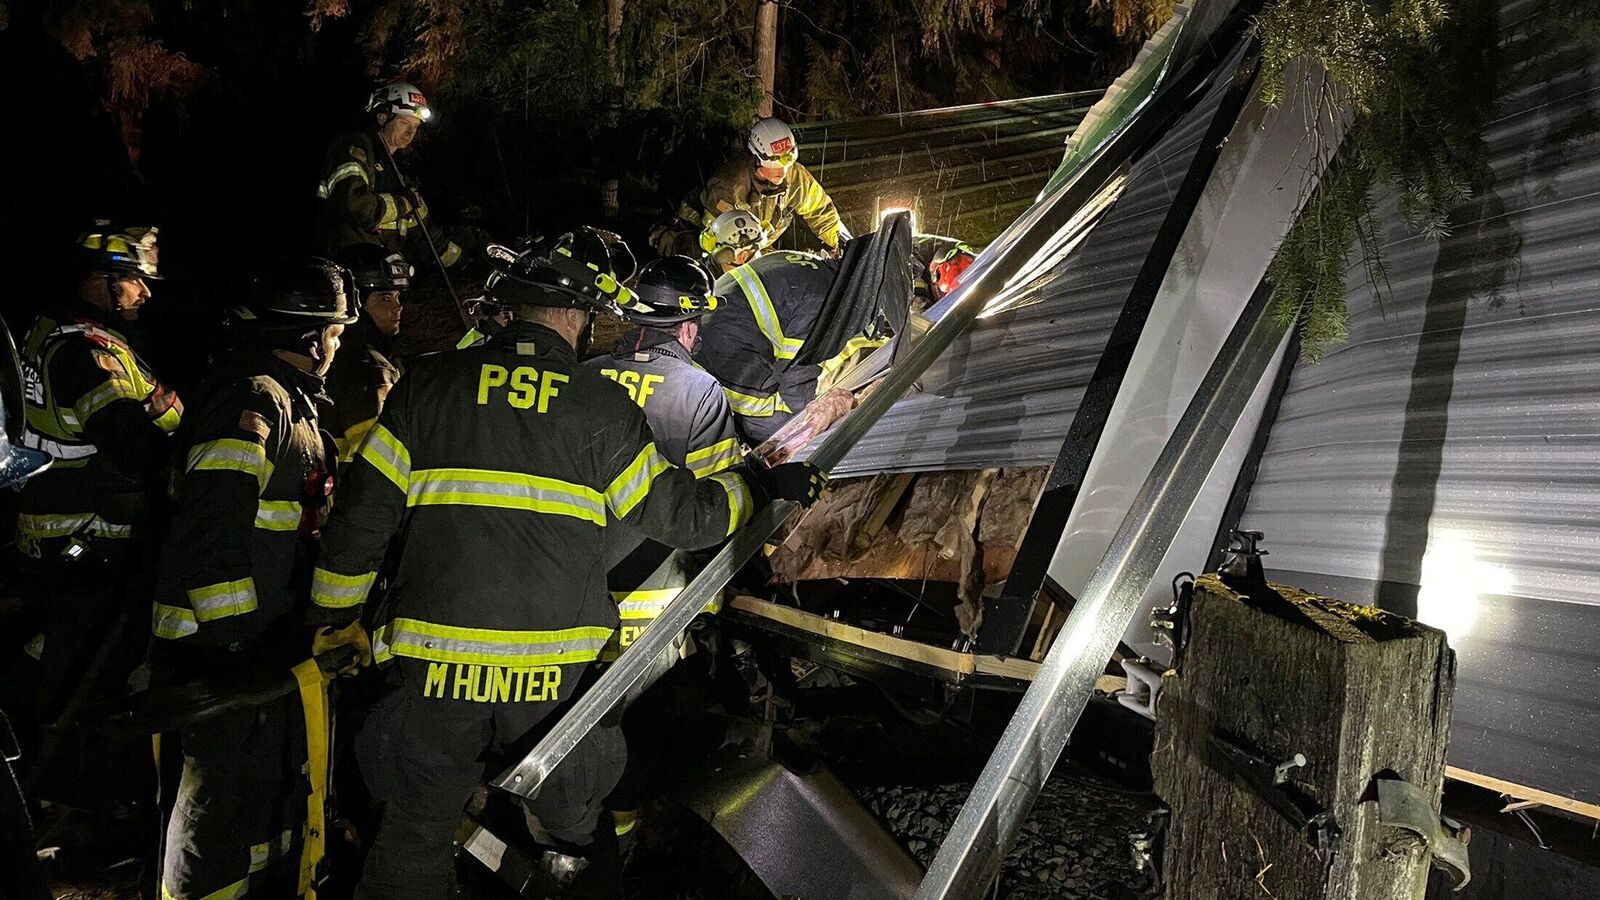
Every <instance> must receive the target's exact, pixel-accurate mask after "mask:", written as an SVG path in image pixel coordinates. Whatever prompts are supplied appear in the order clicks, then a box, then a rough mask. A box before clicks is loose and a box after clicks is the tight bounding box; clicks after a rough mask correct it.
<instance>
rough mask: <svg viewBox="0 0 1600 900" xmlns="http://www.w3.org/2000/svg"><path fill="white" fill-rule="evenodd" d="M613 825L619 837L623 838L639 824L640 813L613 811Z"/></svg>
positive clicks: (635, 811)
mask: <svg viewBox="0 0 1600 900" xmlns="http://www.w3.org/2000/svg"><path fill="white" fill-rule="evenodd" d="M611 823H612V826H613V827H614V828H615V829H616V832H617V837H622V836H623V835H625V834H627V833H628V832H630V831H632V830H633V826H635V825H637V824H639V811H638V810H634V811H632V812H623V811H621V810H612V812H611Z"/></svg>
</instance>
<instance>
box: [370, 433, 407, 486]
mask: <svg viewBox="0 0 1600 900" xmlns="http://www.w3.org/2000/svg"><path fill="white" fill-rule="evenodd" d="M361 458H362V459H364V460H366V461H367V462H369V463H371V464H372V467H373V468H375V469H377V470H378V471H379V472H382V473H383V477H385V478H387V479H389V480H390V481H391V482H393V483H394V486H395V487H397V488H399V489H400V490H401V491H410V490H411V451H410V450H408V449H406V445H405V443H404V442H403V441H401V440H400V439H399V438H398V437H396V436H395V434H394V432H392V431H390V430H389V429H388V428H385V427H384V425H383V423H382V422H379V423H378V424H377V425H374V426H372V430H371V431H369V432H367V438H366V440H364V441H362V442H361Z"/></svg>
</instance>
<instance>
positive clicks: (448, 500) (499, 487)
mask: <svg viewBox="0 0 1600 900" xmlns="http://www.w3.org/2000/svg"><path fill="white" fill-rule="evenodd" d="M410 482H411V487H410V490H409V491H408V492H407V493H406V505H407V506H487V507H492V508H496V509H519V510H526V511H528V512H536V513H548V514H550V515H558V516H572V517H573V518H577V519H583V520H584V521H586V522H593V523H594V524H596V525H604V524H606V515H605V498H603V497H601V496H600V492H599V491H596V490H595V489H594V488H591V487H587V486H585V485H581V484H573V483H572V482H570V481H562V480H560V479H558V478H545V477H544V476H542V475H525V474H523V473H521V472H497V471H495V470H493V469H418V470H417V471H416V472H413V473H412V474H411V479H410Z"/></svg>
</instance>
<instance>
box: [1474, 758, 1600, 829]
mask: <svg viewBox="0 0 1600 900" xmlns="http://www.w3.org/2000/svg"><path fill="white" fill-rule="evenodd" d="M1444 774H1445V777H1447V778H1451V779H1454V780H1456V781H1465V782H1466V783H1468V784H1475V785H1477V786H1478V787H1481V788H1488V789H1489V790H1491V791H1494V792H1495V793H1498V794H1504V795H1506V796H1507V797H1510V798H1512V799H1514V800H1525V801H1529V802H1532V803H1538V804H1540V805H1543V806H1548V807H1550V808H1552V809H1561V810H1566V811H1567V812H1569V813H1573V814H1574V815H1579V816H1583V817H1584V818H1586V819H1593V820H1595V821H1596V822H1600V804H1594V803H1585V802H1583V801H1582V800H1574V799H1573V798H1571V797H1563V796H1561V795H1560V794H1552V793H1550V792H1549V791H1541V790H1539V789H1538V788H1531V787H1528V786H1526V785H1521V784H1517V783H1516V782H1513V781H1506V780H1504V779H1501V778H1493V777H1490V776H1488V775H1480V774H1478V773H1477V772H1471V771H1468V770H1466V769H1462V768H1458V767H1456V766H1445V767H1444Z"/></svg>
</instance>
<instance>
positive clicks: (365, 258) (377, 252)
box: [339, 244, 416, 297]
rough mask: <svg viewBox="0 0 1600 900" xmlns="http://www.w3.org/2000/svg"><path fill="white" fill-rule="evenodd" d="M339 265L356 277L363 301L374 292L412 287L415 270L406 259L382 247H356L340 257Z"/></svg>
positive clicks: (365, 245) (361, 245)
mask: <svg viewBox="0 0 1600 900" xmlns="http://www.w3.org/2000/svg"><path fill="white" fill-rule="evenodd" d="M339 263H340V265H343V266H344V267H345V268H346V269H349V270H350V274H351V275H353V276H355V279H356V288H357V289H359V290H360V291H361V296H362V297H365V296H366V295H367V294H370V293H372V292H374V291H403V290H406V289H408V288H410V287H411V276H412V275H415V274H416V270H415V269H413V268H412V267H411V264H410V263H408V262H406V258H405V257H404V256H401V255H400V254H398V253H392V252H390V251H389V250H388V248H386V247H384V246H383V245H381V244H356V245H355V246H353V247H349V248H347V249H345V250H344V252H342V253H340V254H339Z"/></svg>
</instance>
